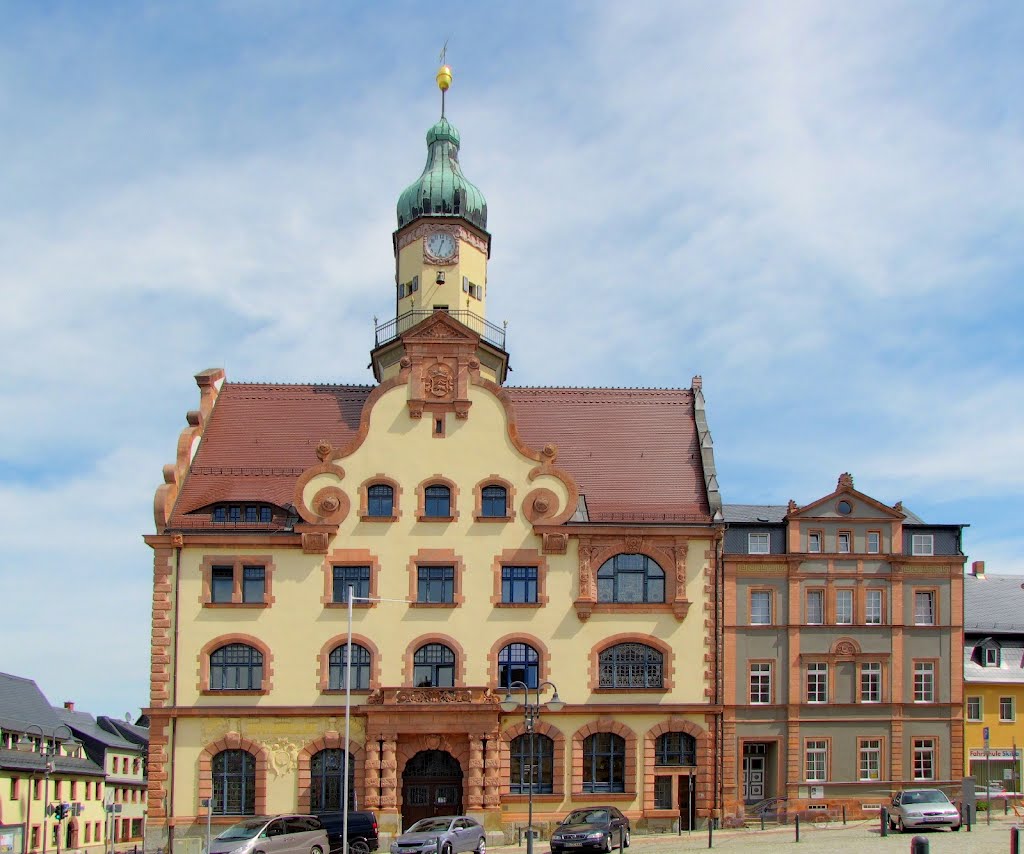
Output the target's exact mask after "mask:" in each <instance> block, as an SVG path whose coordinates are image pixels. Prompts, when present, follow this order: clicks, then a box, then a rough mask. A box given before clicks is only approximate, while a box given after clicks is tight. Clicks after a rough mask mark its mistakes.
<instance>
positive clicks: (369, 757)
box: [362, 737, 380, 810]
mask: <svg viewBox="0 0 1024 854" xmlns="http://www.w3.org/2000/svg"><path fill="white" fill-rule="evenodd" d="M365 754H366V756H365V760H364V764H363V781H364V785H363V800H362V803H364V804H366V808H367V809H370V810H375V809H380V746H379V745H378V743H377V740H376V739H371V738H369V737H368V738H367V739H366V750H365Z"/></svg>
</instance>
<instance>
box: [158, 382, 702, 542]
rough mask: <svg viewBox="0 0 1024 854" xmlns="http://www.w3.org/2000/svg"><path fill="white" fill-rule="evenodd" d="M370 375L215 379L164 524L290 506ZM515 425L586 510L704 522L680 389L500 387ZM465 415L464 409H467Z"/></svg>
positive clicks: (690, 418) (352, 418) (354, 411)
mask: <svg viewBox="0 0 1024 854" xmlns="http://www.w3.org/2000/svg"><path fill="white" fill-rule="evenodd" d="M372 390H373V388H372V387H371V386H347V385H274V384H268V383H256V384H239V383H227V382H226V383H224V385H223V386H222V388H221V390H220V394H219V396H218V398H217V402H216V405H215V406H214V409H213V412H212V413H211V416H210V418H209V420H208V422H207V425H206V427H205V430H204V434H203V438H202V441H201V443H200V445H199V450H198V452H197V454H196V456H195V458H194V459H193V461H192V465H191V467H190V470H189V473H188V475H187V477H186V479H185V483H184V484H183V486H182V488H181V492H180V494H179V496H178V500H177V502H176V505H175V508H174V513H173V515H172V518H171V522H170V526H171V527H172V528H176V527H187V526H188V523H189V520H188V518H187V516H186V515H185V514H187V513H189V512H192V511H195V510H198V509H200V508H202V507H205V506H207V505H209V504H212V503H214V502H220V501H242V500H248V501H267V502H270V503H273V504H276V505H278V506H281V507H287V506H289V505H290V503H291V501H292V497H293V493H294V487H295V481H296V479H297V478H298V477H299V475H300V474H302V472H304V471H305V470H306V469H307V468H309V467H310V466H311V465H313V464H314V463H315V461H316V456H315V453H314V446H315V444H316V443H317V441H318V440H320V439H327V440H328V441H330V442H331V444H332V445H333V446H334V447H343V446H344V445H346V444H348V442H349V441H350V440H351V439H352V438H354V437H355V435H356V433H357V430H358V427H359V420H360V415H361V414H362V410H363V406H364V405H365V404H366V400H367V398H368V397H369V395H370V392H371V391H372ZM505 392H506V393H507V394H508V397H509V399H510V400H511V401H512V405H513V409H514V413H515V417H516V423H517V426H518V430H519V435H520V436H521V437H522V439H523V441H524V442H525V443H526V444H527V445H528V446H530V447H534V448H537V449H539V448H541V447H543V446H544V445H545V444H547V443H552V442H553V443H555V444H556V445H557V446H558V460H557V465H558V466H559V467H561V468H564V469H565V470H566V471H567V472H569V474H571V475H572V476H573V477H574V478H575V479H576V481H577V483H578V484H579V486H580V490H581V492H582V493H583V494H584V495H585V496H586V502H587V507H588V509H589V517H590V519H591V520H592V521H648V522H659V521H666V522H699V523H707V522H709V521H710V513H709V510H708V501H707V492H706V489H705V486H704V471H703V467H702V463H701V453H700V443H699V440H698V435H697V429H696V426H695V422H694V401H693V394H692V393H691V392H690V391H689V390H684V389H601V388H510V387H505ZM471 417H472V416H471Z"/></svg>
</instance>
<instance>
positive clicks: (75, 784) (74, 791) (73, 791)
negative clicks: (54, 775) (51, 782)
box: [71, 780, 78, 801]
mask: <svg viewBox="0 0 1024 854" xmlns="http://www.w3.org/2000/svg"><path fill="white" fill-rule="evenodd" d="M71 800H73V801H77V800H78V780H72V781H71Z"/></svg>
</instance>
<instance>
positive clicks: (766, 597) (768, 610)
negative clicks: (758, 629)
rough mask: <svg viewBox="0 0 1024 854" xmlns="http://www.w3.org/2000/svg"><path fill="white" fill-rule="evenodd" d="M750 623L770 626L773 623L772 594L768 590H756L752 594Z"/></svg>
mask: <svg viewBox="0 0 1024 854" xmlns="http://www.w3.org/2000/svg"><path fill="white" fill-rule="evenodd" d="M750 624H751V625H752V626H770V625H771V624H772V594H771V592H770V591H768V590H755V591H754V592H753V593H751V594H750Z"/></svg>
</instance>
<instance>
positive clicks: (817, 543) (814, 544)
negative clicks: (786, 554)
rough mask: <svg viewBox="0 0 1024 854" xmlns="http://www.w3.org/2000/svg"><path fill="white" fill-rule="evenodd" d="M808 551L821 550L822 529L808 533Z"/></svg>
mask: <svg viewBox="0 0 1024 854" xmlns="http://www.w3.org/2000/svg"><path fill="white" fill-rule="evenodd" d="M807 551H809V552H815V553H817V552H820V551H821V531H811V532H809V533H808V534H807Z"/></svg>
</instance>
